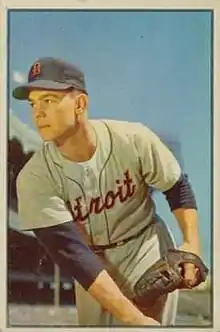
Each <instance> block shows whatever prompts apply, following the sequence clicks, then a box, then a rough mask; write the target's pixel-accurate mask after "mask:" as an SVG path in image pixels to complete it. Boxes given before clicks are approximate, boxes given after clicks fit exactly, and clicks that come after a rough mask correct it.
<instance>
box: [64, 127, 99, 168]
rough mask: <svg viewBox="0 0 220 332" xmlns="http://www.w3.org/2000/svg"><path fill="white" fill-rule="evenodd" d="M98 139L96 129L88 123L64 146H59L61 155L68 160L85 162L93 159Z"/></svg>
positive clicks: (68, 139) (71, 136) (67, 139)
mask: <svg viewBox="0 0 220 332" xmlns="http://www.w3.org/2000/svg"><path fill="white" fill-rule="evenodd" d="M96 145H97V138H96V133H95V130H94V128H93V127H92V125H91V123H90V122H89V121H88V122H86V123H85V124H83V125H82V126H80V128H79V129H78V130H77V132H75V133H74V135H70V136H69V137H68V138H66V139H65V141H63V142H62V144H57V147H58V149H59V151H60V153H61V154H62V155H63V156H64V157H65V158H67V159H69V160H71V161H75V162H83V161H87V160H89V159H91V157H92V155H93V154H94V152H95V150H96Z"/></svg>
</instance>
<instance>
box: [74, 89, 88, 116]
mask: <svg viewBox="0 0 220 332" xmlns="http://www.w3.org/2000/svg"><path fill="white" fill-rule="evenodd" d="M86 110H88V96H87V95H86V94H85V93H80V94H78V95H77V96H76V107H75V112H76V115H81V114H83V113H84V112H85V111H86Z"/></svg>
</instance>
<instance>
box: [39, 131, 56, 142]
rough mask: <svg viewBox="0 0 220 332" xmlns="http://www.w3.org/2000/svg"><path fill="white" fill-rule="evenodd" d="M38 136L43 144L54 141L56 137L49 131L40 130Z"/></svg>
mask: <svg viewBox="0 0 220 332" xmlns="http://www.w3.org/2000/svg"><path fill="white" fill-rule="evenodd" d="M40 136H41V138H42V140H43V141H44V142H50V141H55V140H56V138H57V135H56V134H55V133H53V132H52V131H50V130H40Z"/></svg>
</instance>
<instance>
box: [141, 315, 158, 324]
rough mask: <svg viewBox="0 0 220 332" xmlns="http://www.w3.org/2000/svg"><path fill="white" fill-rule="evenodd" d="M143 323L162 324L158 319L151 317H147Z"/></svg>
mask: <svg viewBox="0 0 220 332" xmlns="http://www.w3.org/2000/svg"><path fill="white" fill-rule="evenodd" d="M141 325H144V326H160V325H161V324H160V323H159V322H158V321H157V320H155V319H153V318H151V317H145V318H144V320H143V323H142V324H141Z"/></svg>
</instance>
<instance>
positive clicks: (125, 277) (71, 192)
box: [13, 58, 199, 326]
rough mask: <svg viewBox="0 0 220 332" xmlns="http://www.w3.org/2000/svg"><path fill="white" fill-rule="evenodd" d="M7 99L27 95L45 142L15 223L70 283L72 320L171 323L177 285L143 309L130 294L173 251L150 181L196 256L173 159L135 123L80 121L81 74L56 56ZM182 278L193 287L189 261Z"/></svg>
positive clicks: (187, 194)
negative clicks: (72, 289)
mask: <svg viewBox="0 0 220 332" xmlns="http://www.w3.org/2000/svg"><path fill="white" fill-rule="evenodd" d="M13 96H14V98H16V99H19V100H28V102H29V104H30V106H31V109H32V112H33V118H34V121H35V124H36V127H37V129H38V130H39V133H40V135H41V137H42V139H43V141H44V143H43V144H42V149H41V150H39V151H37V152H36V153H35V154H34V155H33V157H32V158H31V159H30V160H29V161H28V162H27V164H26V165H25V166H24V168H23V169H22V170H21V172H20V173H19V175H18V177H17V197H18V210H19V216H20V223H21V225H20V227H21V229H22V230H32V231H34V233H35V234H36V236H37V238H38V240H39V242H40V243H41V244H42V245H43V246H44V247H45V249H46V250H47V252H48V254H49V255H50V257H51V258H52V260H53V261H54V262H55V263H56V264H58V265H59V266H60V268H61V269H62V270H63V271H65V272H66V273H67V274H68V275H69V276H70V277H71V278H72V280H73V281H75V290H76V306H77V312H78V324H79V325H99V326H101V325H102V326H110V325H158V324H159V325H173V324H174V323H175V317H176V311H177V302H178V292H177V291H175V292H173V293H170V294H169V295H166V296H165V297H161V298H160V299H159V300H158V301H156V304H155V305H154V306H151V307H149V306H148V308H147V309H146V308H144V307H137V306H136V305H135V303H134V301H133V299H134V297H135V294H134V285H135V283H136V282H137V280H138V279H139V278H140V277H141V276H142V275H143V273H144V272H145V271H146V270H147V269H148V268H149V267H150V266H152V264H153V263H154V262H156V261H157V260H158V259H159V258H160V257H161V256H162V255H163V254H164V253H166V252H167V250H168V249H169V248H173V247H175V243H174V240H173V237H172V235H171V233H170V231H169V229H168V227H167V226H166V224H165V222H164V221H163V220H162V219H161V218H160V217H159V216H158V215H157V213H156V207H155V203H154V201H153V198H152V195H150V189H149V188H150V187H154V188H156V189H157V190H159V191H161V192H162V193H163V194H164V197H165V199H166V200H167V202H168V207H169V208H170V210H171V211H172V212H173V214H174V215H175V217H176V219H177V222H178V224H179V226H180V229H181V231H182V235H183V244H182V249H183V250H189V251H191V252H193V253H196V254H197V255H199V233H198V225H197V224H198V222H197V207H196V201H195V197H194V194H193V191H192V189H191V186H190V184H189V182H188V179H187V177H186V176H185V175H184V174H183V173H182V171H181V168H180V166H179V164H178V162H177V160H176V159H175V158H174V156H173V155H172V153H171V152H170V151H169V149H168V148H167V147H166V146H165V145H164V144H163V143H162V142H161V141H160V139H159V138H158V137H157V135H156V134H155V133H154V132H152V130H150V129H149V128H148V127H146V126H144V125H142V124H141V123H130V122H126V121H114V120H107V119H100V120H98V119H96V120H91V119H89V118H88V109H89V97H88V92H87V89H86V84H85V77H84V74H83V72H82V71H81V70H80V69H79V68H78V67H76V66H75V65H73V64H69V63H66V62H64V61H63V60H60V59H55V58H41V59H39V60H37V61H36V62H35V63H34V64H33V65H32V66H31V68H30V71H29V75H28V82H27V84H24V85H22V86H18V87H16V88H15V89H14V90H13ZM116 107H117V103H116ZM183 275H184V278H185V279H186V280H187V282H188V283H189V284H190V285H191V286H192V287H193V285H194V284H195V282H196V267H195V266H194V265H193V264H185V266H184V269H183Z"/></svg>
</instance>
